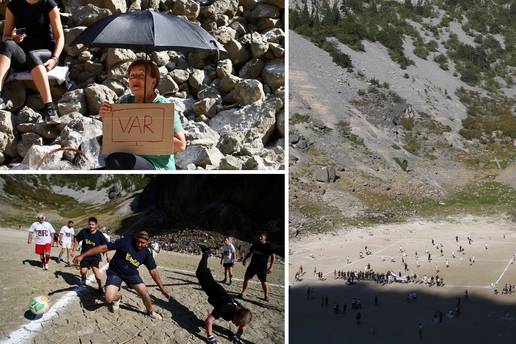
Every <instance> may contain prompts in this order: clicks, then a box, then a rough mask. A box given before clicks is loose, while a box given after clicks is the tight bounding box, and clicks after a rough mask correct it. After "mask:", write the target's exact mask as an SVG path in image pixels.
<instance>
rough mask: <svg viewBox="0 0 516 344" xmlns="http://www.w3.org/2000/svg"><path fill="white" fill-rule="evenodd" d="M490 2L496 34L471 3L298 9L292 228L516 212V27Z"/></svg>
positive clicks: (500, 5) (293, 46) (293, 43)
mask: <svg viewBox="0 0 516 344" xmlns="http://www.w3.org/2000/svg"><path fill="white" fill-rule="evenodd" d="M479 3H482V2H479ZM490 3H492V4H490V5H486V6H484V10H485V13H487V14H486V16H488V17H490V19H488V20H486V21H487V22H488V23H490V24H491V27H487V26H484V27H483V26H482V25H481V24H482V23H480V22H479V21H481V18H477V14H478V10H479V8H480V6H481V5H479V4H477V3H476V2H469V1H455V4H452V2H451V1H417V2H414V3H413V4H412V5H409V4H408V2H407V1H405V2H404V1H401V2H395V1H378V0H377V1H339V2H336V3H326V2H320V1H319V2H310V3H303V2H301V3H297V7H296V4H294V6H292V7H291V14H290V15H291V27H292V28H294V30H296V31H297V32H298V33H301V34H302V35H299V34H298V33H296V32H292V31H291V34H290V56H291V60H290V109H291V110H290V125H291V126H290V131H291V137H290V145H291V150H290V157H291V161H290V164H291V170H290V171H291V180H292V182H291V221H292V222H293V226H292V227H293V228H298V229H299V228H308V229H309V230H321V229H331V228H334V227H335V226H337V225H340V224H342V223H370V222H374V223H376V222H389V221H399V220H404V219H407V218H409V217H414V216H416V217H418V216H441V215H446V214H452V213H456V212H474V213H504V212H507V211H510V210H511V209H512V208H514V207H515V206H516V191H515V190H514V186H515V176H516V162H515V161H516V148H515V144H516V117H515V115H514V103H515V98H514V94H515V93H516V88H515V87H514V86H513V79H514V76H515V74H514V70H515V69H514V65H515V62H516V60H514V58H513V57H514V56H516V55H514V49H513V47H509V46H508V45H507V43H509V42H513V37H514V33H516V27H515V25H514V24H513V22H508V21H507V20H506V17H507V13H511V12H510V11H512V7H511V6H507V4H509V3H508V2H507V1H506V2H504V1H492V2H490ZM305 4H306V5H305ZM466 5H467V6H466ZM292 8H293V9H292ZM336 9H337V11H338V15H336V13H337V12H336ZM506 12H507V13H506ZM468 16H470V17H468ZM491 17H493V18H495V19H496V18H497V19H498V21H496V20H495V19H493V18H491ZM494 22H496V23H497V25H498V27H496V28H495V27H494V26H493V23H494ZM493 39H494V40H496V41H497V42H498V41H499V44H498V45H497V44H496V43H495V42H494V41H493ZM310 41H311V42H310ZM444 55H446V56H444ZM439 56H441V57H439ZM466 57H467V58H466ZM485 63H489V64H490V65H489V68H487V67H486V66H485V65H484V64H485ZM478 68H480V69H478ZM481 68H485V70H482V69H481ZM471 71H474V73H473V74H475V75H476V76H477V79H478V80H473V79H472V78H471V77H470V76H468V73H469V72H471ZM493 81H495V82H493ZM327 167H330V170H331V171H333V167H334V168H335V170H336V177H337V178H336V181H335V182H334V183H324V182H319V181H318V180H323V181H327V178H326V177H327V174H326V177H324V178H323V177H321V168H327ZM324 173H325V172H324ZM324 173H322V174H323V175H324ZM331 174H332V173H330V175H331ZM330 179H331V178H330Z"/></svg>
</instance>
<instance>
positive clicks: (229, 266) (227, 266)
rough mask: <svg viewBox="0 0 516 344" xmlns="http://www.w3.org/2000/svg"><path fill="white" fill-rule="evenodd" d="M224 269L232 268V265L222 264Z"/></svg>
mask: <svg viewBox="0 0 516 344" xmlns="http://www.w3.org/2000/svg"><path fill="white" fill-rule="evenodd" d="M222 265H223V266H224V267H225V268H232V267H233V265H234V264H233V263H224V264H222Z"/></svg>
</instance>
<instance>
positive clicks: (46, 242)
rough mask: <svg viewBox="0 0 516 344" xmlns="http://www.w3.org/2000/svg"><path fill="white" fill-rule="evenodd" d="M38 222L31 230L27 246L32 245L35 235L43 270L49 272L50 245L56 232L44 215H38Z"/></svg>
mask: <svg viewBox="0 0 516 344" xmlns="http://www.w3.org/2000/svg"><path fill="white" fill-rule="evenodd" d="M36 220H37V221H36V222H34V223H33V224H32V225H31V226H30V228H29V236H28V238H27V244H30V243H32V236H33V235H34V236H35V238H34V243H35V244H36V246H35V251H36V254H39V259H40V260H41V266H42V267H43V269H44V270H48V262H49V261H50V245H51V243H52V239H53V234H54V233H55V230H54V227H52V225H51V224H50V223H48V222H46V221H45V216H44V215H43V214H38V216H37V217H36Z"/></svg>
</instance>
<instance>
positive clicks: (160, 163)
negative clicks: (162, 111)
mask: <svg viewBox="0 0 516 344" xmlns="http://www.w3.org/2000/svg"><path fill="white" fill-rule="evenodd" d="M118 102H119V103H120V104H133V103H134V96H133V95H131V94H129V95H125V96H123V97H122V98H120V99H119V100H118ZM153 103H156V104H167V103H170V102H169V101H168V99H167V98H165V97H163V96H157V97H156V98H155V99H154V101H153ZM182 131H183V126H182V125H181V121H180V120H179V112H178V111H176V110H174V133H180V132H182ZM142 156H143V157H144V158H145V159H147V160H149V161H150V162H151V163H152V164H153V165H154V167H155V168H156V170H175V169H176V160H175V158H174V154H172V155H142Z"/></svg>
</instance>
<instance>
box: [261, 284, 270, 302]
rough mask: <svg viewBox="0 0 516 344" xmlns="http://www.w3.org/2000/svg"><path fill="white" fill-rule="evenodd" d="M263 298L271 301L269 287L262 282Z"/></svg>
mask: <svg viewBox="0 0 516 344" xmlns="http://www.w3.org/2000/svg"><path fill="white" fill-rule="evenodd" d="M262 290H263V298H264V299H265V300H269V287H268V286H267V283H266V282H262Z"/></svg>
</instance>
